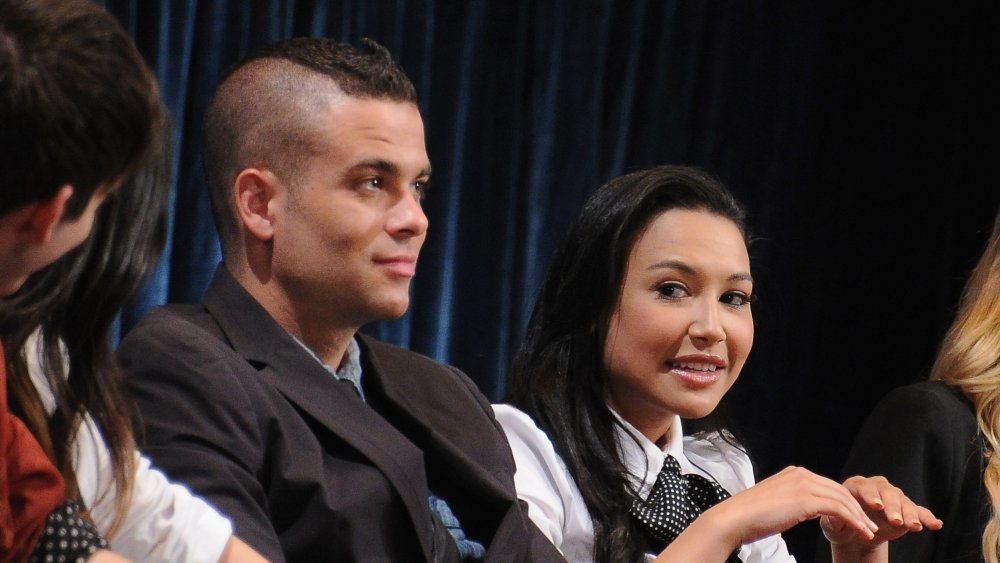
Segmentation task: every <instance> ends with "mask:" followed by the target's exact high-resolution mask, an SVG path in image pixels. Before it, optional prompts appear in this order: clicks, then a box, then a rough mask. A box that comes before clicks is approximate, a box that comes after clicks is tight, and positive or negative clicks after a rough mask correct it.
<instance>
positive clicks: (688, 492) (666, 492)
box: [630, 455, 740, 563]
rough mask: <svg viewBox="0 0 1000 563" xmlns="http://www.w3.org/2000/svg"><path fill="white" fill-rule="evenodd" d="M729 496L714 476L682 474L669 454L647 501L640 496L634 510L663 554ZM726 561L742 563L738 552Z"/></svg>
mask: <svg viewBox="0 0 1000 563" xmlns="http://www.w3.org/2000/svg"><path fill="white" fill-rule="evenodd" d="M729 496H730V495H729V492H728V491H726V490H725V489H723V488H722V486H721V485H719V484H718V483H716V482H715V481H713V480H711V479H706V478H705V477H702V476H701V475H698V474H696V473H691V474H687V475H682V474H681V467H680V465H679V464H678V463H677V460H676V459H674V458H673V456H670V455H665V456H664V460H663V469H661V470H660V473H659V474H658V475H657V476H656V482H655V483H654V484H653V487H652V489H650V491H649V495H647V496H646V498H645V500H644V499H641V498H637V499H636V500H635V502H634V503H633V504H632V507H631V508H630V513H631V514H632V517H633V518H634V519H635V520H636V521H637V522H638V523H639V526H640V528H641V529H642V530H643V531H644V532H645V533H646V535H647V536H649V538H650V540H651V541H650V544H651V545H652V546H653V548H654V553H659V552H660V551H662V550H663V548H665V547H666V546H667V545H668V544H670V542H672V541H674V540H675V539H677V536H679V535H680V534H681V532H683V531H684V530H685V529H686V528H687V527H688V526H690V525H691V523H692V522H694V520H695V518H698V516H700V515H701V514H702V513H703V512H705V511H706V510H708V509H709V508H711V507H713V506H715V505H716V504H718V503H719V502H720V501H723V500H725V499H727V498H729ZM726 562H727V563H740V559H739V558H738V557H737V556H736V554H735V553H734V554H732V555H730V556H729V557H728V558H727V559H726Z"/></svg>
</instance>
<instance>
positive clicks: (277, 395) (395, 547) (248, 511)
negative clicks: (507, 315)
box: [118, 267, 561, 562]
mask: <svg viewBox="0 0 1000 563" xmlns="http://www.w3.org/2000/svg"><path fill="white" fill-rule="evenodd" d="M359 343H360V345H361V350H362V352H361V355H362V366H363V370H364V375H363V381H364V388H365V395H366V399H367V402H364V401H362V400H361V399H360V397H359V396H358V395H357V393H356V392H355V391H354V389H353V387H351V386H350V385H349V384H346V383H344V382H340V381H338V380H337V379H335V378H334V377H333V376H332V375H331V374H330V373H329V372H328V371H327V370H326V369H325V368H323V366H321V365H320V364H319V362H317V361H316V360H315V359H314V358H313V357H311V356H310V355H309V353H308V352H307V351H305V350H304V349H303V348H302V347H301V345H300V344H299V343H298V342H296V341H295V340H294V339H293V338H292V337H291V336H289V335H288V333H287V332H286V331H285V330H284V329H282V328H281V327H280V326H279V325H278V324H277V322H275V321H274V319H273V318H271V316H270V315H269V314H268V313H267V312H266V311H265V310H264V309H263V307H261V306H260V305H259V304H258V303H257V302H256V301H255V300H254V299H253V298H252V297H251V296H250V294H249V293H247V292H246V291H245V290H244V289H243V288H242V286H240V285H239V283H238V282H237V281H236V280H235V279H234V278H233V277H232V275H230V274H229V273H228V271H226V270H225V268H224V267H220V268H219V270H218V271H217V272H216V276H215V279H214V280H213V282H212V285H211V287H210V288H209V290H208V292H207V293H206V295H205V298H204V301H203V304H202V305H201V306H190V305H171V306H166V307H161V308H157V309H156V310H154V311H153V312H151V313H150V315H149V316H148V317H147V318H146V319H144V320H143V322H142V323H140V324H139V326H137V327H136V328H135V329H134V330H132V331H131V332H130V333H129V334H128V335H127V337H126V338H125V339H124V340H123V341H122V343H121V345H120V346H119V349H118V354H119V357H120V359H121V361H122V364H123V367H124V369H125V372H126V385H127V387H128V389H129V390H130V393H131V396H132V398H133V399H134V401H135V406H136V408H137V420H138V422H139V423H140V424H139V428H140V440H141V441H140V443H141V444H142V446H143V448H144V449H145V451H146V453H148V454H149V455H150V456H151V457H152V459H153V461H154V462H155V463H156V464H157V465H158V466H159V467H161V468H163V469H164V470H165V471H166V472H167V473H168V474H169V475H170V476H171V477H172V478H173V479H176V480H178V481H181V482H184V483H187V484H189V485H190V486H191V487H192V488H193V489H194V490H195V491H197V492H199V493H200V494H202V495H204V496H205V497H206V498H207V499H209V500H210V501H211V502H213V503H214V504H215V505H216V506H217V507H218V508H219V509H220V510H221V511H223V512H224V513H226V514H228V515H230V516H231V517H232V518H233V519H234V521H235V526H236V533H237V535H239V536H240V537H241V538H242V539H244V540H245V541H246V542H247V543H249V544H250V545H251V546H253V547H254V548H256V549H257V550H258V551H260V552H262V553H263V554H264V555H265V556H267V557H269V558H271V559H272V560H273V561H282V560H288V561H365V562H371V561H431V560H433V558H434V557H435V556H433V555H432V552H433V551H435V550H434V548H432V544H434V533H435V530H434V528H435V527H434V526H433V525H432V516H431V513H430V509H429V505H428V495H429V493H430V491H431V490H433V491H434V493H435V494H436V495H438V496H440V497H442V498H444V499H445V500H446V501H447V502H448V504H449V505H450V507H451V508H452V510H453V512H454V513H455V514H456V516H457V517H458V519H459V520H460V522H461V524H462V527H463V528H464V530H465V532H466V535H467V536H468V537H470V538H472V539H475V540H477V541H479V542H480V543H482V544H483V545H485V546H487V548H488V553H487V560H488V561H559V560H560V559H561V557H560V556H559V554H558V552H557V551H556V550H555V548H554V547H552V545H551V544H549V543H548V542H547V540H545V538H544V536H542V535H541V533H540V532H539V531H538V530H537V529H536V528H535V527H534V525H532V524H531V523H530V521H529V520H528V518H527V513H526V510H525V509H523V508H522V506H521V505H520V504H519V503H518V502H517V500H516V495H515V491H514V482H513V474H514V460H513V457H512V456H511V453H510V449H509V447H508V445H507V442H506V439H505V438H504V435H503V433H502V431H501V429H500V428H499V426H498V425H497V423H496V420H495V419H494V418H493V414H492V410H491V408H490V405H489V402H488V401H487V399H486V398H485V397H484V396H483V395H482V394H481V393H480V392H479V391H478V390H477V388H476V386H475V384H474V383H473V382H472V381H471V380H470V379H469V378H468V377H466V376H465V375H464V374H463V373H461V372H459V371H458V370H457V369H455V368H452V367H449V366H445V365H442V364H439V363H437V362H434V361H432V360H430V359H429V358H426V357H424V356H420V355H418V354H415V353H413V352H409V351H407V350H404V349H402V348H398V347H395V346H390V345H387V344H384V343H380V342H378V341H375V340H373V339H370V338H366V337H364V336H359ZM142 434H144V439H143V437H142ZM448 543H449V544H450V542H448ZM441 553H442V552H441V550H437V555H436V557H437V559H441V558H442V556H441ZM455 558H456V554H455V551H454V545H453V544H451V545H450V548H449V551H448V553H447V554H446V555H445V556H444V557H443V559H444V560H446V561H447V560H453V559H455Z"/></svg>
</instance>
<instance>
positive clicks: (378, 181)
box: [361, 178, 382, 189]
mask: <svg viewBox="0 0 1000 563" xmlns="http://www.w3.org/2000/svg"><path fill="white" fill-rule="evenodd" d="M361 185H362V186H364V187H366V188H372V189H379V188H381V187H382V178H368V179H366V180H364V181H362V182H361Z"/></svg>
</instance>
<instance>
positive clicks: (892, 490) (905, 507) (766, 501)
mask: <svg viewBox="0 0 1000 563" xmlns="http://www.w3.org/2000/svg"><path fill="white" fill-rule="evenodd" d="M858 499H862V500H863V501H864V502H865V504H866V506H867V510H866V509H865V508H862V506H861V504H860V503H859V501H858ZM897 513H898V514H899V518H896V514H897ZM814 518H822V520H821V524H822V525H823V526H824V530H826V529H829V530H830V531H829V532H828V534H827V537H828V538H830V540H831V545H832V546H833V552H834V561H835V562H836V563H883V562H886V561H888V548H887V543H886V542H888V541H889V540H891V539H895V538H896V537H899V536H901V535H903V534H904V533H906V532H907V531H910V530H917V529H920V528H921V527H922V526H927V527H929V528H934V526H937V527H938V528H939V527H940V520H937V519H936V518H934V516H933V515H932V514H931V513H930V511H928V510H927V509H924V508H922V507H918V506H916V505H915V504H913V503H912V502H911V501H910V500H909V499H908V498H906V496H905V495H903V494H902V492H901V491H899V489H897V488H896V487H893V486H892V485H891V484H889V483H888V481H886V480H885V479H884V478H880V477H879V478H863V477H854V478H852V479H849V480H848V481H847V483H846V484H845V485H841V484H839V483H836V482H835V481H832V480H830V479H827V478H826V477H822V476H819V475H816V474H815V473H812V472H810V471H808V470H806V469H803V468H801V467H789V468H786V469H784V470H783V471H781V472H780V473H778V474H776V475H773V476H772V477H769V478H767V479H765V480H763V481H761V482H760V483H758V484H756V485H754V486H753V487H750V488H749V489H746V490H744V491H742V492H740V493H738V494H736V495H734V496H732V497H731V498H729V499H727V500H725V501H722V502H720V503H719V504H717V505H715V506H713V507H712V508H710V509H708V510H707V511H705V513H704V514H702V515H701V516H700V517H699V518H698V519H697V520H695V521H694V522H693V523H692V524H691V525H690V526H689V527H688V528H687V529H686V530H684V532H683V533H681V535H680V536H678V537H677V539H675V540H674V541H673V542H672V543H671V544H670V545H669V546H667V548H666V549H664V550H663V552H661V553H660V554H659V556H657V558H656V559H655V561H656V563H688V562H690V563H705V562H713V561H714V562H719V563H722V562H723V561H725V559H726V557H727V556H728V555H729V554H730V553H732V552H733V551H735V550H736V549H737V548H739V546H741V545H743V544H746V543H750V542H753V541H756V540H758V539H760V538H763V537H765V536H769V535H771V534H775V533H780V532H783V531H785V530H787V529H789V528H791V527H792V526H794V525H796V524H798V523H800V522H804V521H806V520H812V519H814ZM897 522H898V523H897ZM904 522H905V524H904Z"/></svg>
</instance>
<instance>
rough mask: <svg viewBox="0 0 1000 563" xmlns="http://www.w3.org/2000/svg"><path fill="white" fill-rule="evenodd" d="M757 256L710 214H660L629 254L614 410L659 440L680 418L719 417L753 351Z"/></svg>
mask: <svg viewBox="0 0 1000 563" xmlns="http://www.w3.org/2000/svg"><path fill="white" fill-rule="evenodd" d="M752 291H753V280H752V278H751V277H750V258H749V256H748V255H747V249H746V245H745V244H744V242H743V236H742V235H741V234H740V231H739V229H738V228H737V226H736V225H735V224H734V223H733V222H732V221H730V220H729V219H726V218H724V217H720V216H718V215H713V214H710V213H707V212H705V211H691V210H684V209H673V210H669V211H665V212H663V213H661V214H660V215H657V216H656V217H654V218H653V220H652V221H651V222H650V223H649V225H648V227H647V228H646V230H645V231H644V232H642V233H641V234H640V237H639V239H638V240H637V241H636V243H635V246H634V247H633V248H632V251H631V254H630V255H629V260H628V265H627V267H626V270H625V278H624V280H623V283H622V289H621V298H620V301H619V303H618V306H617V308H616V309H615V310H614V312H613V313H612V315H611V320H610V323H609V326H608V336H607V340H606V342H605V346H604V361H605V364H606V366H607V368H608V372H609V374H610V381H609V396H608V403H609V404H610V405H611V407H612V408H613V409H615V411H617V412H618V413H619V414H620V415H622V417H624V418H625V420H628V421H629V422H630V423H631V424H632V425H633V426H635V427H636V428H637V429H639V431H641V432H642V433H643V434H644V435H645V436H647V437H648V438H649V439H650V440H652V441H654V442H659V441H660V440H661V439H662V438H663V437H664V436H665V434H666V433H667V431H668V430H669V428H670V424H671V423H672V421H673V417H674V415H680V416H682V417H684V418H699V417H703V416H706V415H708V414H709V413H711V412H712V411H713V410H714V409H715V407H716V405H718V403H719V400H721V399H722V396H723V395H725V394H726V392H727V391H728V390H729V388H730V387H731V386H732V385H733V383H734V382H735V381H736V378H737V377H738V376H739V374H740V370H741V369H742V368H743V363H744V362H745V361H746V358H747V354H749V352H750V347H751V346H752V345H753V316H752V314H751V312H750V295H751V293H752Z"/></svg>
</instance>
